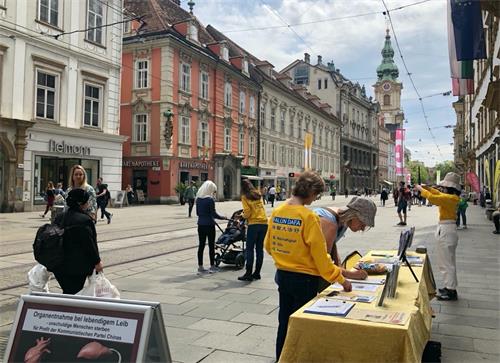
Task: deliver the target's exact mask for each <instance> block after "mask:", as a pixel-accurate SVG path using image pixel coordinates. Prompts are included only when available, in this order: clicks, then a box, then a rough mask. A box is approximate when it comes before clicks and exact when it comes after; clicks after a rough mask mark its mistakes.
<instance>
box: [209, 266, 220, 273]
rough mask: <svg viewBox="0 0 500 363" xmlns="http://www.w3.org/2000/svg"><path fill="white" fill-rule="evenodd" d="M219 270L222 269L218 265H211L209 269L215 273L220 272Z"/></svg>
mask: <svg viewBox="0 0 500 363" xmlns="http://www.w3.org/2000/svg"><path fill="white" fill-rule="evenodd" d="M219 271H220V269H219V268H218V267H217V266H210V268H209V269H208V273H209V274H214V273H216V272H219Z"/></svg>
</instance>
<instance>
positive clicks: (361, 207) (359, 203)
mask: <svg viewBox="0 0 500 363" xmlns="http://www.w3.org/2000/svg"><path fill="white" fill-rule="evenodd" d="M347 208H349V209H352V210H355V211H356V212H357V214H358V218H359V220H360V221H361V222H363V223H364V224H366V225H367V226H369V227H374V226H375V214H377V206H376V205H375V203H374V202H373V201H372V200H371V199H368V198H363V197H354V198H352V199H351V201H350V202H349V204H347Z"/></svg>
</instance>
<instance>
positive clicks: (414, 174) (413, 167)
mask: <svg viewBox="0 0 500 363" xmlns="http://www.w3.org/2000/svg"><path fill="white" fill-rule="evenodd" d="M406 165H407V168H408V171H409V172H410V174H411V182H412V184H417V183H418V169H419V167H420V182H421V183H422V184H425V183H428V181H429V171H428V170H427V167H426V166H425V165H424V163H423V162H422V161H418V160H411V161H409V162H408V163H407V164H406Z"/></svg>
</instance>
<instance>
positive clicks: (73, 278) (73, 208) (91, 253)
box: [54, 189, 103, 295]
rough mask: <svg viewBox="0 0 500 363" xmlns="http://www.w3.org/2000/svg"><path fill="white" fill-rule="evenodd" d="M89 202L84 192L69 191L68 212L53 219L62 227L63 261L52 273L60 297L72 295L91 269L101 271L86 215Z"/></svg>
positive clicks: (88, 197)
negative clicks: (61, 295)
mask: <svg viewBox="0 0 500 363" xmlns="http://www.w3.org/2000/svg"><path fill="white" fill-rule="evenodd" d="M89 200H90V195H89V193H87V192H86V191H85V190H83V189H73V190H71V191H70V192H69V193H68V197H67V198H66V204H67V206H68V210H67V211H66V212H64V213H63V214H60V215H58V216H57V217H56V220H55V223H56V224H58V225H60V226H61V227H64V237H63V250H64V262H63V264H62V265H61V266H60V267H58V268H56V270H55V271H54V276H55V277H56V280H57V282H58V283H59V286H61V288H62V290H63V294H72V295H74V294H76V293H77V292H79V291H80V290H81V289H82V288H83V285H84V284H85V279H86V278H87V276H90V275H91V274H92V272H93V271H94V269H95V270H96V271H97V272H101V271H102V270H103V265H102V262H101V258H100V257H99V248H98V247H97V233H96V230H95V224H94V221H93V219H92V218H91V217H90V216H89V215H88V214H87V212H86V211H87V208H88V203H89Z"/></svg>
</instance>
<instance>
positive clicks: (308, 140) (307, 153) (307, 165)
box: [304, 132, 313, 170]
mask: <svg viewBox="0 0 500 363" xmlns="http://www.w3.org/2000/svg"><path fill="white" fill-rule="evenodd" d="M312 143H313V135H312V134H311V133H310V132H306V134H305V137H304V170H310V169H311V160H312Z"/></svg>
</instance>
